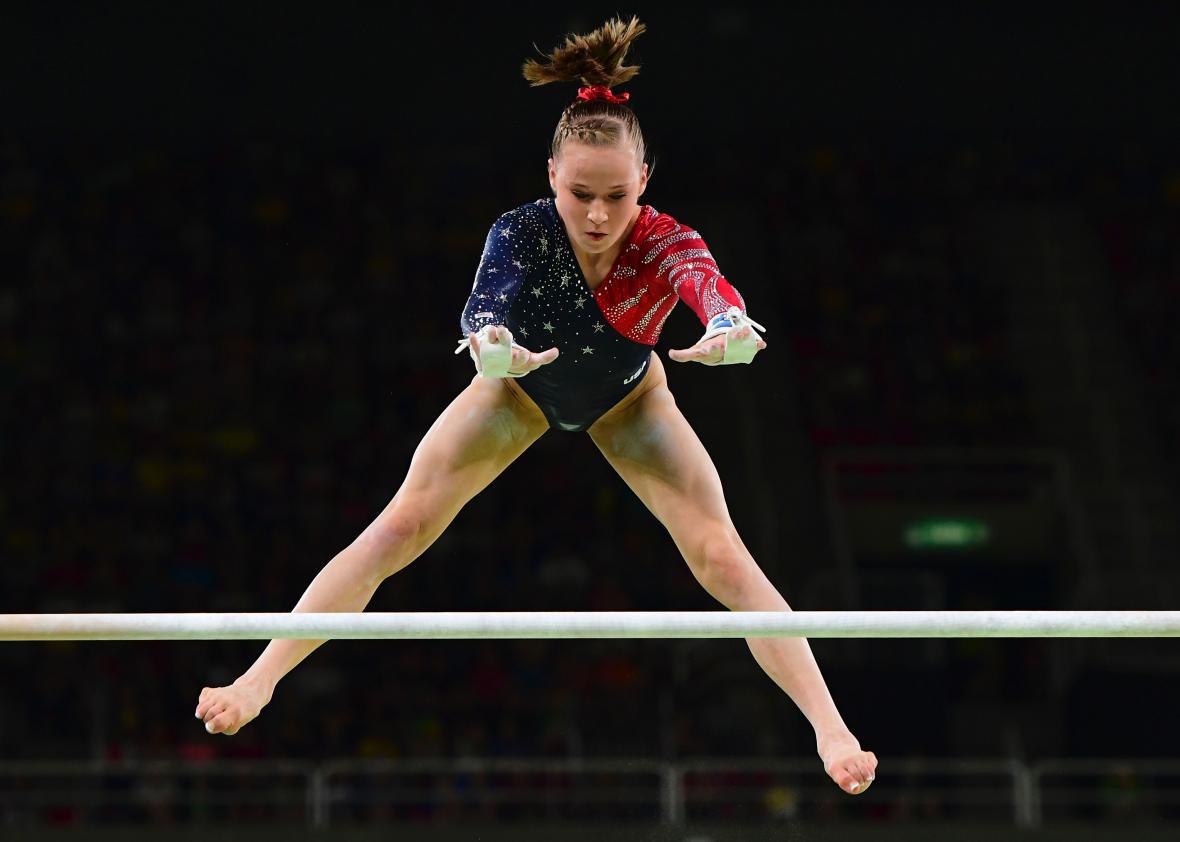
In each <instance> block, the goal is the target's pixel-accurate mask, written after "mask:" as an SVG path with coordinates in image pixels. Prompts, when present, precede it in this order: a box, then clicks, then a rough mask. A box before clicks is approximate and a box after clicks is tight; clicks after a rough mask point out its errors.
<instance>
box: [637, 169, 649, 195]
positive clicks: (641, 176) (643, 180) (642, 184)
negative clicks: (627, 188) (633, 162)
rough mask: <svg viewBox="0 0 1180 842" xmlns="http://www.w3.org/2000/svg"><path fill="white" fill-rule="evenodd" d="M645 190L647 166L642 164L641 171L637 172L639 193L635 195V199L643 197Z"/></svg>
mask: <svg viewBox="0 0 1180 842" xmlns="http://www.w3.org/2000/svg"><path fill="white" fill-rule="evenodd" d="M646 189H647V164H646V163H644V165H643V169H642V170H640V172H639V192H638V193H637V194H635V198H637V199H638V198H639V197H640V196H642V195H643V191H644V190H646Z"/></svg>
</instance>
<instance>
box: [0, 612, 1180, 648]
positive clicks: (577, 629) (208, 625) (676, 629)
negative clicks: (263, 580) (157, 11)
mask: <svg viewBox="0 0 1180 842" xmlns="http://www.w3.org/2000/svg"><path fill="white" fill-rule="evenodd" d="M682 637H695V638H707V637H718V638H720V637H814V638H821V637H845V638H878V637H886V638H893V637H927V638H934V637H1180V611H733V612H731V611H589V612H586V611H552V612H544V611H542V612H512V611H505V612H421V613H380V612H363V613H319V614H317V613H310V612H290V613H265V614H245V613H243V614H195V613H194V614H0V641H16V640H270V639H271V638H291V639H300V640H331V639H352V640H359V639H377V638H394V639H401V640H409V639H418V640H421V639H476V638H483V639H500V640H508V639H521V638H561V639H576V638H682Z"/></svg>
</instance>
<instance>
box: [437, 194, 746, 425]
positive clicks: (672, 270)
mask: <svg viewBox="0 0 1180 842" xmlns="http://www.w3.org/2000/svg"><path fill="white" fill-rule="evenodd" d="M681 298H683V299H685V300H686V301H687V302H688V303H689V305H690V306H691V307H692V308H693V309H694V310H695V311H696V312H697V315H698V317H699V318H700V319H701V321H702V322H703V323H704V322H706V321H707V319H708V318H709V317H710V316H713V315H716V314H717V313H721V312H724V311H725V309H726V307H728V306H729V305H731V304H737V305H738V306H741V307H742V309H743V310H744V309H745V308H744V304H743V303H742V301H741V297H740V295H738V293H737V291H736V290H734V289H733V288H732V287H731V286H730V285H729V283H728V282H727V281H726V280H725V279H724V278H723V277H722V276H721V273H720V271H719V270H718V269H717V267H716V264H715V262H714V261H713V258H712V255H711V254H709V251H708V248H707V247H705V244H704V242H703V241H701V239H700V235H699V234H697V233H696V232H695V231H693V230H692V229H689V228H685V227H683V226H681V225H680V224H679V223H677V222H676V221H675V220H673V219H672V218H671V217H670V216H668V215H667V214H660V213H658V212H657V211H656V210H655V209H654V208H652V207H651V206H649V205H644V206H642V207H641V209H640V215H639V217H638V219H637V221H636V224H635V226H633V228H632V230H631V232H630V234H629V235H628V237H627V239H626V240H625V241H624V243H623V244H622V246H621V247H620V252H619V255H618V257H617V258H616V261H615V264H614V266H613V267H612V270H611V272H610V273H609V274H608V275H607V276H606V277H605V278H604V279H603V281H602V283H601V284H599V285H598V286H596V287H595V288H594V289H593V290H591V289H590V287H589V285H588V284H587V283H586V278H585V276H584V275H583V274H582V269H581V266H579V264H578V260H577V257H576V256H575V255H574V252H573V249H572V247H571V246H570V241H569V236H568V235H567V234H566V230H565V226H564V224H563V223H562V221H561V217H560V216H559V215H558V213H557V208H556V206H555V205H554V202H553V200H552V199H538V200H537V201H535V202H530V203H528V204H525V205H521V206H520V207H518V208H515V209H513V210H511V211H508V212H507V213H505V214H503V215H502V216H500V218H499V219H497V220H496V222H495V223H494V224H493V225H492V228H491V230H490V231H489V232H488V236H487V241H486V242H485V244H484V250H483V256H482V257H481V259H480V262H479V267H478V269H477V270H476V275H475V283H474V285H473V287H472V290H471V295H470V297H469V298H468V300H467V305H466V306H465V307H464V308H463V315H462V318H461V319H460V329H461V330H462V331H463V333H464V335H467V334H469V333H474V332H476V331H478V330H479V329H480V328H481V327H483V326H484V325H504V326H505V327H507V328H508V329H509V330H510V331H512V335H513V337H514V339H515V340H516V342H518V343H519V344H521V345H523V346H525V347H526V348H528V349H529V350H531V351H538V352H539V351H545V350H548V349H549V348H552V347H554V346H556V347H557V349H558V350H559V351H560V353H559V355H558V357H557V359H556V360H554V361H553V362H551V363H549V364H548V365H543V366H541V367H540V368H537V369H534V370H533V371H531V372H530V373H529V374H527V375H525V376H524V377H521V378H519V379H517V380H516V383H517V385H519V386H520V387H521V389H523V390H524V391H525V393H526V394H527V395H528V396H529V397H530V398H532V399H533V401H534V402H535V403H536V404H537V406H538V407H539V408H540V409H541V411H542V412H543V413H544V414H545V417H546V418H547V419H548V421H549V424H550V426H551V427H554V428H556V429H559V430H585V429H586V428H588V427H589V426H590V425H591V424H593V423H594V421H596V420H597V419H598V418H599V417H600V416H601V415H602V414H603V413H605V412H606V411H607V410H608V409H610V408H611V407H612V406H614V405H615V404H616V403H618V402H619V401H620V400H621V399H622V398H623V397H624V396H626V395H627V393H628V392H630V391H631V390H632V389H634V388H635V386H636V385H637V384H638V383H639V381H640V380H641V379H642V375H643V374H644V373H645V372H646V371H647V367H648V364H649V362H650V359H651V354H652V349H653V346H654V345H655V342H656V338H657V337H658V336H659V332H660V329H661V327H662V326H663V323H664V320H665V319H666V318H667V317H668V314H669V313H670V312H671V310H672V308H673V307H674V306H675V304H676V302H677V301H678V300H680V299H681Z"/></svg>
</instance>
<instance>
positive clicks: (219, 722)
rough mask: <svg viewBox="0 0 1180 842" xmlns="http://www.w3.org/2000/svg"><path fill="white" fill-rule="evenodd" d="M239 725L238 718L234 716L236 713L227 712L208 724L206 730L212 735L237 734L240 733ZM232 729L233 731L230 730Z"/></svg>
mask: <svg viewBox="0 0 1180 842" xmlns="http://www.w3.org/2000/svg"><path fill="white" fill-rule="evenodd" d="M237 724H238V723H237V716H235V715H234V711H231V710H226V711H222V712H221V713H219V714H217V716H215V717H213V718H212V719H210V720H209V721H208V722H206V723H205V730H206V731H208V732H209V733H210V734H221V733H223V732H224V733H227V734H236V733H237V732H238V729H237ZM231 728H232V729H233V730H230V729H231Z"/></svg>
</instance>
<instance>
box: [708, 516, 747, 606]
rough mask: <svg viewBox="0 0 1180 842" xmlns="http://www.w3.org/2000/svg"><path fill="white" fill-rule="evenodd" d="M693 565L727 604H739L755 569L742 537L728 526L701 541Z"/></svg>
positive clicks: (718, 598) (712, 593)
mask: <svg viewBox="0 0 1180 842" xmlns="http://www.w3.org/2000/svg"><path fill="white" fill-rule="evenodd" d="M694 568H695V570H696V575H697V579H698V581H700V583H701V585H702V586H703V587H704V588H705V590H706V591H708V592H709V594H710V595H711V596H712V597H713V598H714V599H716V600H718V601H719V602H721V603H722V604H724V605H725V606H726V607H729V608H737V607H740V605H741V603H742V595H743V593H746V592H748V591H749V584H750V581H751V576H753V575H756V574H757V572H758V567H757V564H755V562H754V559H753V558H752V557H751V556H750V553H749V552H748V551H747V550H746V548H745V547H744V546H743V545H742V542H741V539H739V538H738V536H737V534H736V533H732V532H731V531H729V530H718V533H717V534H716V535H713V536H710V537H709V538H707V539H705V540H704V541H702V542H701V545H700V548H699V550H698V553H697V561H696V564H695V565H694Z"/></svg>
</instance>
